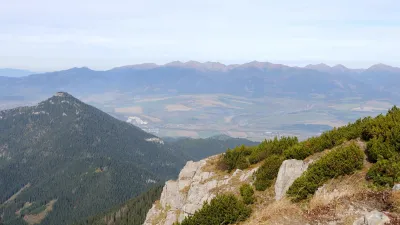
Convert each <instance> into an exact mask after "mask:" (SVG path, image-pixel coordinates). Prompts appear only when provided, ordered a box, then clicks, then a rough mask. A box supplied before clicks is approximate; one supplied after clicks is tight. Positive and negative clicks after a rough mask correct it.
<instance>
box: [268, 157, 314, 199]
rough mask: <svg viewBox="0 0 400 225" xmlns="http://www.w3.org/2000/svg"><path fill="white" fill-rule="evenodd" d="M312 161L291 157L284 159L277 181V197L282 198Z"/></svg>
mask: <svg viewBox="0 0 400 225" xmlns="http://www.w3.org/2000/svg"><path fill="white" fill-rule="evenodd" d="M309 164H310V163H306V162H303V161H302V160H296V159H289V160H285V161H283V163H282V165H281V167H280V168H279V173H278V177H277V179H276V182H275V199H276V200H280V199H282V197H283V196H284V195H285V194H286V191H287V190H288V189H289V187H290V186H291V185H292V184H293V182H294V181H295V180H296V179H297V178H298V177H300V176H301V175H302V174H303V173H304V171H306V170H307V168H308V165H309Z"/></svg>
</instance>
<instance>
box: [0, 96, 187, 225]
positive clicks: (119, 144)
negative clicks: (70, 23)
mask: <svg viewBox="0 0 400 225" xmlns="http://www.w3.org/2000/svg"><path fill="white" fill-rule="evenodd" d="M187 159H188V158H187V157H185V156H183V154H182V153H179V152H177V151H175V150H173V148H171V147H169V145H167V144H164V143H163V142H162V141H160V140H159V139H158V138H157V137H155V136H153V135H151V134H148V133H146V132H144V131H142V130H141V129H139V128H137V127H135V126H133V125H130V124H128V123H125V122H122V121H119V120H117V119H115V118H113V117H111V116H110V115H108V114H106V113H104V112H101V111H100V110H98V109H96V108H94V107H92V106H89V105H87V104H84V103H83V102H81V101H79V100H78V99H76V98H74V97H73V96H71V95H69V94H67V93H64V92H59V93H57V94H55V95H54V96H53V97H51V98H49V99H48V100H46V101H43V102H41V103H39V104H38V105H36V106H33V107H21V108H16V109H11V110H6V111H0V204H1V205H0V215H1V218H0V223H4V224H25V223H30V224H33V223H39V222H41V224H60V225H62V224H69V223H72V222H74V221H78V220H81V219H83V218H87V217H88V216H91V215H95V214H96V213H99V212H102V211H104V210H106V209H109V208H110V207H112V206H114V205H118V204H121V203H122V202H124V201H126V200H128V199H130V198H132V197H135V196H136V195H138V194H139V193H141V192H144V191H145V190H147V189H148V187H149V186H151V185H153V184H154V183H156V182H158V181H163V180H165V179H168V178H171V177H173V176H175V175H177V173H178V172H179V170H180V168H181V167H182V166H183V165H184V163H185V162H186V161H187Z"/></svg>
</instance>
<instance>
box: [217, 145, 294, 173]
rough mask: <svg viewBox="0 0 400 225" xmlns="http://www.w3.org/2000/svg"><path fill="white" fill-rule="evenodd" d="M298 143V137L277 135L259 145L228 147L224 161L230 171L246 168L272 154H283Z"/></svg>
mask: <svg viewBox="0 0 400 225" xmlns="http://www.w3.org/2000/svg"><path fill="white" fill-rule="evenodd" d="M297 143H298V139H297V137H282V138H280V139H278V138H277V137H275V138H274V139H272V140H264V141H263V142H261V143H260V144H259V145H258V146H257V147H245V146H239V147H236V148H234V149H232V150H231V149H228V150H227V151H226V152H225V154H224V156H223V157H222V163H223V164H224V165H226V167H227V168H228V170H229V171H232V170H234V169H236V168H237V169H246V168H248V167H249V166H250V164H256V163H258V162H261V161H262V160H264V159H265V158H267V157H269V156H271V155H281V154H282V153H283V151H284V150H285V149H287V148H289V147H291V146H293V145H295V144H297Z"/></svg>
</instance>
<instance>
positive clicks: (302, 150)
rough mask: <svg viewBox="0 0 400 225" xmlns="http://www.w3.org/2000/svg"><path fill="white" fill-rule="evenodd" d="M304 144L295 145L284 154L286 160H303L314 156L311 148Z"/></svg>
mask: <svg viewBox="0 0 400 225" xmlns="http://www.w3.org/2000/svg"><path fill="white" fill-rule="evenodd" d="M304 145H305V144H304V143H299V144H297V145H294V146H292V147H290V148H288V149H286V150H285V151H284V152H283V155H284V157H285V158H286V159H299V160H303V159H305V158H307V157H308V156H310V155H312V151H311V149H310V148H307V147H305V146H304Z"/></svg>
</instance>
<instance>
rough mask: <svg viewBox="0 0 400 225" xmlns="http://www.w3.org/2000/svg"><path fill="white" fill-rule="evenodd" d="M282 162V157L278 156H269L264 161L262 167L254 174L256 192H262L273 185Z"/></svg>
mask: <svg viewBox="0 0 400 225" xmlns="http://www.w3.org/2000/svg"><path fill="white" fill-rule="evenodd" d="M282 162H283V157H281V156H278V155H271V156H269V157H268V158H266V159H265V161H264V162H263V164H262V166H261V167H260V168H259V169H258V170H257V172H256V173H255V176H256V181H255V182H254V186H255V187H256V190H257V191H264V190H265V189H267V188H268V187H270V186H271V185H272V184H273V182H274V180H275V178H276V176H277V175H278V172H279V168H280V166H281V164H282Z"/></svg>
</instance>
